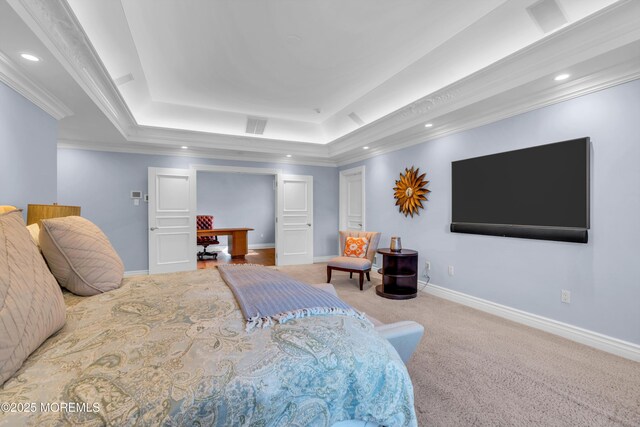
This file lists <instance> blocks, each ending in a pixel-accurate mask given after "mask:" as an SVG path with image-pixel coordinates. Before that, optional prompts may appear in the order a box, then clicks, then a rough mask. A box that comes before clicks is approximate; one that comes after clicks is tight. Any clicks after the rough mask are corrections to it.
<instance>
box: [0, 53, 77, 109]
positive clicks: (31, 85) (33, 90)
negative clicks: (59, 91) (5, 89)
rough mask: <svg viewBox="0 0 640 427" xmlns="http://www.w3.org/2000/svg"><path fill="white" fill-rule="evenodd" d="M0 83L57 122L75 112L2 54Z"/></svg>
mask: <svg viewBox="0 0 640 427" xmlns="http://www.w3.org/2000/svg"><path fill="white" fill-rule="evenodd" d="M0 82H2V83H4V84H6V85H7V86H9V87H10V88H11V89H13V90H15V91H16V92H18V93H19V94H20V95H22V96H24V97H25V98H27V99H28V100H29V101H31V102H33V103H34V104H36V105H37V106H38V107H40V108H41V109H42V110H43V111H44V112H45V113H47V114H49V115H50V116H51V117H53V118H54V119H56V120H61V119H64V118H65V117H68V116H72V115H73V111H71V109H70V108H69V107H67V106H66V105H65V104H64V103H63V102H62V101H60V100H59V99H58V98H56V97H55V96H53V95H52V94H51V93H49V92H48V91H47V90H46V89H44V88H42V87H41V86H39V85H38V84H36V83H35V82H34V81H33V80H31V79H30V78H29V77H27V75H26V74H25V73H24V72H22V71H21V70H20V69H19V67H18V66H16V64H15V63H14V62H13V61H11V60H10V59H9V58H8V57H6V56H5V55H4V54H2V52H0Z"/></svg>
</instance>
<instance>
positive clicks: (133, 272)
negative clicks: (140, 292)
mask: <svg viewBox="0 0 640 427" xmlns="http://www.w3.org/2000/svg"><path fill="white" fill-rule="evenodd" d="M148 274H149V270H131V271H125V272H124V277H133V276H147V275H148Z"/></svg>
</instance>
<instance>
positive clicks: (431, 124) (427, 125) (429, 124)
mask: <svg viewBox="0 0 640 427" xmlns="http://www.w3.org/2000/svg"><path fill="white" fill-rule="evenodd" d="M431 126H433V123H427V124H426V125H424V127H426V128H430V127H431Z"/></svg>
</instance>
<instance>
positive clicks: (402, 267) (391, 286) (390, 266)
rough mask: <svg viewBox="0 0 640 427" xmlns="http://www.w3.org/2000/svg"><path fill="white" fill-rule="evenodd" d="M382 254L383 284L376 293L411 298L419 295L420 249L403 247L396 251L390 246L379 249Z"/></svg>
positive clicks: (385, 296)
mask: <svg viewBox="0 0 640 427" xmlns="http://www.w3.org/2000/svg"><path fill="white" fill-rule="evenodd" d="M378 253H379V254H382V268H381V269H379V270H378V273H380V274H382V285H378V286H376V293H377V294H378V295H380V296H381V297H384V298H390V299H411V298H415V297H416V296H417V295H418V251H414V250H411V249H402V250H401V251H398V252H395V251H392V250H391V249H389V248H382V249H378Z"/></svg>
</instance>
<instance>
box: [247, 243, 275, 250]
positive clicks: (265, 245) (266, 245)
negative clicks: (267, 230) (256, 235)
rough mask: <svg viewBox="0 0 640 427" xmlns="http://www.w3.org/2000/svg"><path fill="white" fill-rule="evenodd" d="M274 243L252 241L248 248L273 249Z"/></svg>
mask: <svg viewBox="0 0 640 427" xmlns="http://www.w3.org/2000/svg"><path fill="white" fill-rule="evenodd" d="M275 247H276V244H275V242H274V243H253V244H250V245H249V249H275Z"/></svg>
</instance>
